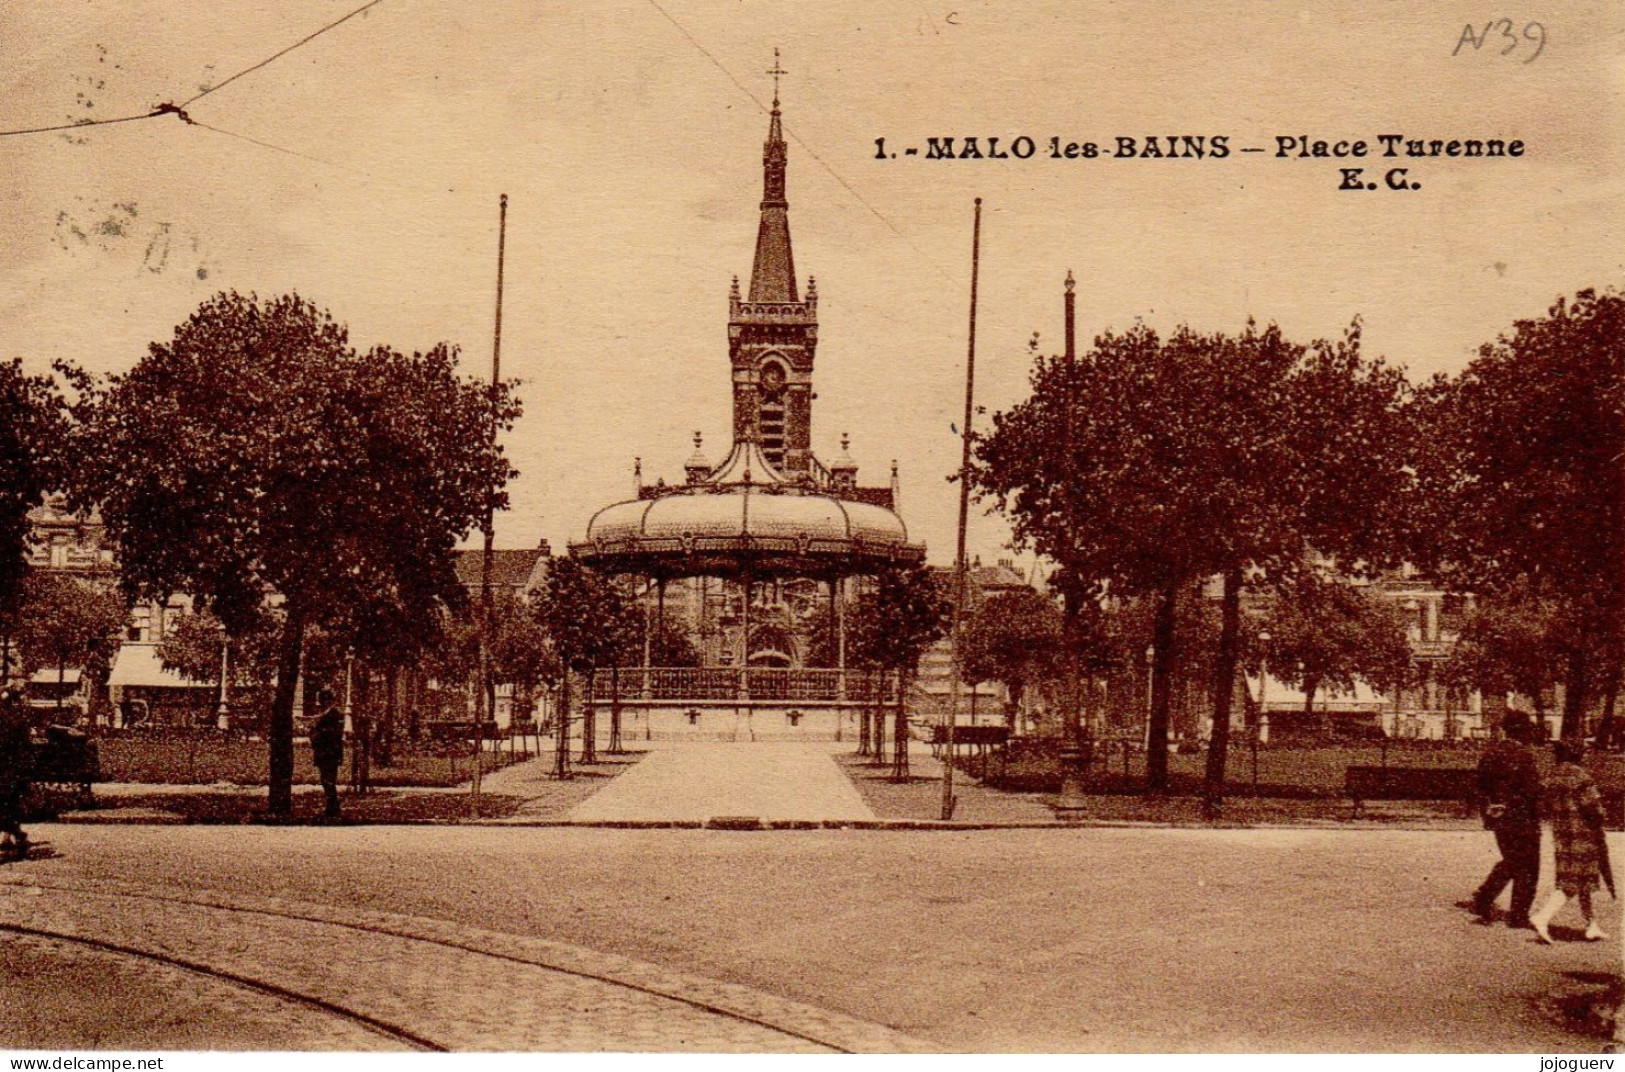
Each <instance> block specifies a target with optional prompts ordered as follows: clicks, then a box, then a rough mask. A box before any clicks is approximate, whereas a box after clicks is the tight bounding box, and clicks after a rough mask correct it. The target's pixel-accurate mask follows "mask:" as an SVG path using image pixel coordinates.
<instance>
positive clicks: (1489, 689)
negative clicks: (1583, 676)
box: [1440, 585, 1577, 726]
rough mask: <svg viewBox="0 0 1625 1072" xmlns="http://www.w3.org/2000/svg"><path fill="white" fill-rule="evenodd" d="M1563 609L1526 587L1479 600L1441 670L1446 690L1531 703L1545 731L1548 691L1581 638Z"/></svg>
mask: <svg viewBox="0 0 1625 1072" xmlns="http://www.w3.org/2000/svg"><path fill="white" fill-rule="evenodd" d="M1576 632H1577V631H1576V630H1575V629H1574V628H1573V627H1572V623H1570V622H1568V621H1566V620H1565V619H1564V616H1563V614H1562V613H1561V608H1560V607H1558V605H1557V604H1556V603H1554V602H1553V601H1552V600H1549V599H1543V598H1541V597H1540V596H1537V595H1535V594H1534V593H1532V592H1530V591H1529V590H1528V588H1527V587H1525V586H1522V585H1520V586H1516V587H1513V588H1510V589H1508V590H1506V591H1504V592H1502V593H1500V594H1498V595H1490V596H1485V597H1482V598H1480V599H1478V600H1477V602H1476V604H1475V606H1474V607H1473V609H1472V611H1470V612H1469V613H1468V614H1467V616H1466V619H1465V620H1464V621H1463V622H1462V624H1461V630H1460V633H1459V635H1458V637H1457V640H1456V643H1455V644H1453V645H1452V646H1451V649H1450V657H1449V658H1448V659H1447V660H1445V662H1444V665H1443V666H1442V667H1441V668H1440V676H1441V678H1442V680H1443V682H1444V684H1445V685H1447V686H1449V687H1455V688H1463V689H1470V690H1473V691H1477V692H1480V693H1483V694H1484V695H1486V696H1494V695H1501V696H1505V695H1506V694H1507V693H1509V692H1516V693H1520V694H1522V695H1524V696H1527V697H1529V699H1530V701H1531V702H1532V703H1533V704H1534V705H1535V716H1536V717H1537V718H1539V719H1540V720H1541V724H1542V725H1543V726H1544V725H1545V719H1546V691H1547V690H1548V689H1550V688H1551V687H1552V686H1553V685H1556V684H1557V681H1558V678H1559V676H1560V675H1561V671H1562V667H1563V664H1564V661H1565V658H1566V655H1567V648H1568V646H1569V644H1570V643H1572V640H1573V638H1574V636H1575V634H1576Z"/></svg>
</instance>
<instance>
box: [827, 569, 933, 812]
mask: <svg viewBox="0 0 1625 1072" xmlns="http://www.w3.org/2000/svg"><path fill="white" fill-rule="evenodd" d="M951 613H952V606H951V604H950V603H949V601H948V598H947V593H945V592H944V591H943V590H942V584H941V583H940V582H939V581H938V580H937V577H936V575H935V574H934V573H932V571H931V569H930V567H928V566H926V565H925V564H924V563H916V564H914V565H911V566H899V567H894V568H892V569H888V570H886V571H884V572H883V573H881V574H879V575H878V576H877V577H876V578H875V587H874V589H873V591H870V592H866V593H864V595H862V596H860V597H859V598H858V601H857V605H856V607H855V608H854V609H853V614H852V618H853V622H852V626H851V631H850V632H849V633H848V638H847V642H848V645H849V646H851V647H856V648H857V654H858V661H859V662H860V663H863V662H867V663H871V664H873V665H875V666H878V667H881V668H883V669H886V670H890V671H892V672H893V673H895V674H896V675H897V714H896V721H895V722H894V723H893V730H892V748H893V752H892V779H893V780H894V781H906V780H907V779H908V706H907V700H906V697H907V694H908V688H909V685H910V683H911V682H912V680H913V678H914V675H915V673H916V672H917V671H918V669H919V665H920V657H921V656H922V655H924V654H925V650H926V649H927V648H929V647H930V646H931V645H932V644H934V643H936V642H937V641H938V640H941V639H942V638H943V637H944V636H946V635H947V633H948V622H949V616H950V614H951Z"/></svg>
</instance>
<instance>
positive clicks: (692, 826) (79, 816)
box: [38, 808, 1482, 833]
mask: <svg viewBox="0 0 1625 1072" xmlns="http://www.w3.org/2000/svg"><path fill="white" fill-rule="evenodd" d="M118 810H119V809H116V808H114V809H109V810H108V811H106V812H91V811H85V812H72V813H66V814H63V815H60V816H58V817H57V818H55V819H52V820H49V821H48V822H41V823H39V824H38V825H41V826H46V825H60V826H252V827H298V828H305V827H321V828H327V829H335V828H342V829H356V830H360V829H365V828H368V827H377V826H431V827H448V826H467V827H481V828H495V829H503V828H514V829H532V830H548V829H583V830H708V831H718V832H721V833H765V832H779V831H802V832H805V831H812V830H861V831H910V832H915V831H927V830H936V831H947V832H953V831H960V832H966V831H984V830H1342V831H1347V832H1349V833H1360V832H1369V831H1377V832H1380V831H1384V830H1405V831H1434V832H1438V833H1463V832H1471V831H1480V832H1481V830H1482V828H1481V827H1480V826H1479V825H1478V824H1476V823H1469V822H1467V821H1466V820H1463V821H1461V822H1460V823H1459V824H1455V825H1449V826H1446V825H1441V824H1438V823H1425V822H1392V823H1369V824H1368V823H1364V822H1362V823H1360V824H1359V825H1355V824H1354V823H1351V822H1343V821H1340V820H1335V819H1326V820H1305V821H1303V822H1296V823H1239V822H1238V823H1227V822H1214V823H1202V822H1185V823H1181V822H1164V821H1152V820H1142V819H1083V818H1068V819H1053V820H1050V821H1047V822H1043V821H1036V820H1026V821H1013V822H998V821H992V820H988V821H966V820H959V819H948V820H942V819H759V820H756V821H755V822H753V823H750V824H742V823H738V822H736V821H732V820H729V821H725V822H718V821H717V818H712V819H708V820H701V819H531V818H525V817H518V818H506V819H401V820H397V821H394V822H357V821H345V822H339V823H334V822H305V821H294V822H276V823H272V822H263V821H262V822H248V823H230V822H192V821H190V820H188V819H186V818H185V817H184V816H180V815H174V816H173V817H169V816H155V815H144V816H133V817H129V818H123V817H118V818H115V817H114V816H115V815H116V813H117V811H118ZM718 818H724V817H718Z"/></svg>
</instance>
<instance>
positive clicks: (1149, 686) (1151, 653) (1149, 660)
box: [1145, 644, 1157, 753]
mask: <svg viewBox="0 0 1625 1072" xmlns="http://www.w3.org/2000/svg"><path fill="white" fill-rule="evenodd" d="M1156 661H1157V646H1156V645H1155V644H1147V645H1146V646H1145V750H1146V752H1147V753H1150V751H1151V707H1152V704H1153V693H1154V690H1155V678H1156Z"/></svg>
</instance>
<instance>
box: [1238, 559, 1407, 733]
mask: <svg viewBox="0 0 1625 1072" xmlns="http://www.w3.org/2000/svg"><path fill="white" fill-rule="evenodd" d="M1263 627H1264V628H1265V629H1267V630H1268V631H1269V633H1270V637H1271V640H1270V646H1269V652H1268V653H1267V658H1266V660H1265V669H1267V670H1268V671H1269V673H1270V674H1271V676H1273V677H1275V678H1276V679H1277V680H1279V681H1282V682H1284V683H1286V684H1288V685H1291V686H1292V687H1294V688H1298V689H1301V690H1302V691H1303V710H1304V714H1305V715H1311V714H1313V712H1314V709H1315V697H1316V695H1317V694H1318V693H1319V692H1320V691H1321V690H1323V689H1329V690H1334V691H1337V692H1350V691H1352V690H1353V689H1354V686H1355V682H1356V681H1366V682H1369V683H1372V684H1379V683H1380V684H1382V685H1386V686H1388V687H1392V686H1393V685H1394V684H1395V683H1397V682H1401V681H1403V680H1404V679H1405V678H1406V676H1407V670H1408V668H1409V666H1410V662H1411V649H1410V641H1409V639H1408V637H1407V636H1406V623H1405V618H1404V615H1403V613H1402V612H1401V611H1400V610H1399V608H1397V607H1395V606H1393V605H1392V604H1391V603H1389V602H1387V601H1385V600H1383V599H1382V598H1381V597H1379V596H1375V595H1373V594H1371V593H1369V592H1367V591H1365V590H1364V589H1360V588H1356V587H1354V586H1353V585H1350V584H1348V583H1347V582H1345V581H1343V580H1342V579H1340V578H1327V577H1321V576H1317V575H1316V574H1315V573H1313V572H1305V573H1302V574H1300V575H1298V576H1297V577H1294V578H1291V579H1290V580H1288V581H1287V582H1285V583H1284V584H1283V585H1282V586H1281V588H1280V590H1279V591H1278V592H1276V593H1275V594H1274V597H1273V598H1272V600H1271V603H1270V608H1269V610H1268V612H1267V613H1266V615H1265V618H1264V622H1263Z"/></svg>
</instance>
